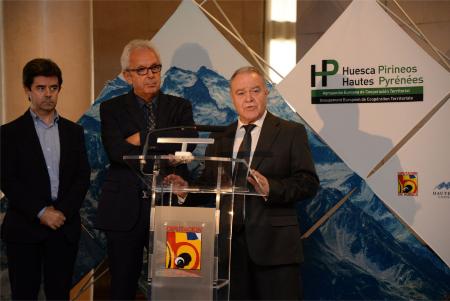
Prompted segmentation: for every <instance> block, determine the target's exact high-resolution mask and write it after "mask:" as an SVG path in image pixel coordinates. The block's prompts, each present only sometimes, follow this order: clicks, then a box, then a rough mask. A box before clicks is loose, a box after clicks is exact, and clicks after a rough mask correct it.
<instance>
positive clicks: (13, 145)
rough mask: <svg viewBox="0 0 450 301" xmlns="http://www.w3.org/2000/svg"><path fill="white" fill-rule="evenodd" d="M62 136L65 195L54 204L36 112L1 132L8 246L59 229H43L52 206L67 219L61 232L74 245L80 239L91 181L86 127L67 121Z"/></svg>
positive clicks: (61, 180) (62, 191)
mask: <svg viewBox="0 0 450 301" xmlns="http://www.w3.org/2000/svg"><path fill="white" fill-rule="evenodd" d="M58 131H59V139H60V154H61V155H60V164H59V190H58V198H57V200H56V201H55V202H53V201H51V188H50V178H49V175H48V172H47V165H46V163H45V158H44V154H43V152H42V149H41V145H40V143H39V138H38V135H37V133H36V129H35V127H34V124H33V118H32V116H31V114H30V111H29V110H28V111H26V112H25V114H23V115H22V116H21V117H19V118H18V119H16V120H14V121H12V122H10V123H8V124H5V125H3V126H2V127H1V189H2V191H3V193H4V194H5V195H6V197H7V199H8V209H7V211H6V215H5V218H4V221H3V224H2V230H1V236H2V239H3V240H5V241H7V242H25V243H28V242H30V243H32V242H38V241H41V240H43V239H45V238H46V237H47V236H48V235H49V233H51V231H54V230H52V229H50V228H49V227H47V226H44V225H41V224H40V222H39V219H38V218H37V214H38V213H39V211H40V210H41V209H42V208H44V207H45V206H49V205H53V206H54V207H55V209H57V210H60V211H62V212H63V214H64V216H65V217H66V221H65V223H64V225H63V226H62V227H61V228H60V229H58V230H57V231H63V232H64V233H65V235H66V237H67V238H68V239H69V240H70V241H72V242H78V240H79V237H80V231H81V223H80V214H79V210H80V207H81V203H82V202H83V200H84V198H85V195H86V192H87V190H88V188H89V182H90V167H89V162H88V159H87V154H86V148H85V143H84V133H83V128H82V127H81V126H79V125H77V124H76V123H73V122H71V121H69V120H67V119H65V118H63V117H61V116H60V117H59V121H58Z"/></svg>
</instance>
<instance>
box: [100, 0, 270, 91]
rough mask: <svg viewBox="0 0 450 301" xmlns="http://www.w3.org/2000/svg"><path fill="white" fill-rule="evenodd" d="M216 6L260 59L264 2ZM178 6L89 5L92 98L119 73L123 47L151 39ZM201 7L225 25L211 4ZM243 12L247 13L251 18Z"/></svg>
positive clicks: (156, 3)
mask: <svg viewBox="0 0 450 301" xmlns="http://www.w3.org/2000/svg"><path fill="white" fill-rule="evenodd" d="M198 2H199V3H200V1H198ZM217 2H218V3H219V5H220V7H221V8H222V10H223V11H224V12H225V14H226V15H227V16H228V18H229V19H230V21H231V22H232V23H233V25H234V26H235V27H236V28H237V30H238V31H239V33H240V34H241V35H242V36H243V38H244V39H245V40H246V42H247V43H248V44H249V45H250V47H251V48H252V49H253V50H255V51H256V52H257V53H258V54H259V55H261V56H263V49H264V35H263V30H264V26H263V24H264V1H262V0H258V1H217ZM179 3H180V1H154V0H152V1H94V2H93V35H94V74H95V89H94V91H95V95H98V94H99V92H100V91H101V89H102V88H103V86H104V84H105V82H106V81H107V80H110V79H112V78H114V77H115V76H116V75H117V74H119V73H120V55H121V53H122V49H123V47H124V46H125V44H126V43H127V42H128V41H130V40H132V39H135V38H147V39H151V38H152V37H153V36H154V35H155V34H156V33H157V32H158V31H159V29H160V28H161V27H162V26H163V25H164V23H165V22H166V21H167V19H169V18H170V16H171V15H172V13H173V12H174V11H175V10H176V8H177V7H178V4H179ZM203 7H204V8H205V9H206V10H207V11H208V12H210V13H211V14H213V15H214V16H215V17H217V18H218V19H219V20H220V21H221V22H222V23H223V24H225V25H227V23H226V20H225V19H224V18H223V17H221V15H220V12H219V11H218V10H217V8H216V6H215V5H214V3H213V2H212V1H207V2H206V3H205V4H204V5H203ZM247 12H251V18H249V17H248V13H247ZM216 27H217V26H216ZM227 27H229V26H227ZM218 29H219V30H221V29H220V28H218ZM221 31H222V30H221ZM222 32H223V33H224V31H222ZM224 35H225V37H226V38H227V39H228V40H229V41H230V42H231V43H232V44H233V45H234V46H235V47H236V48H237V49H238V50H239V51H241V53H242V54H243V55H244V56H246V58H247V59H248V60H250V56H249V55H248V53H246V52H245V49H244V48H243V47H241V46H240V45H239V44H238V43H236V42H235V40H234V39H233V38H232V37H230V36H229V35H228V34H227V33H224ZM167 38H168V39H170V37H167ZM157 46H158V45H156V47H157ZM161 55H162V56H163V55H164V53H161Z"/></svg>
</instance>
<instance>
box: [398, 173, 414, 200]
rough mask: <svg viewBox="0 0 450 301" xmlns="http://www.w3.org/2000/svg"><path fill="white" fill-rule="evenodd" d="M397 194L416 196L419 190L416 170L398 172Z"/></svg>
mask: <svg viewBox="0 0 450 301" xmlns="http://www.w3.org/2000/svg"><path fill="white" fill-rule="evenodd" d="M397 179H398V195H403V196H417V195H418V192H419V178H418V174H417V172H399V173H398V175H397Z"/></svg>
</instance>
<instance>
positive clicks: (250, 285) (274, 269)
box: [230, 228, 302, 300]
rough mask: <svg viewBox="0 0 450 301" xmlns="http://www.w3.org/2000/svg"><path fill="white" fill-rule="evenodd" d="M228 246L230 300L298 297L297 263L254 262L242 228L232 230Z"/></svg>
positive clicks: (299, 289)
mask: <svg viewBox="0 0 450 301" xmlns="http://www.w3.org/2000/svg"><path fill="white" fill-rule="evenodd" d="M231 249H232V251H231V252H232V253H231V254H232V255H231V287H230V299H231V300H299V299H301V295H302V287H301V281H300V270H299V264H289V265H276V266H261V265H257V264H255V263H254V262H253V261H252V259H251V258H250V256H249V253H248V247H247V241H246V239H245V228H244V229H242V230H241V231H238V232H237V233H235V232H234V231H233V239H232V247H231ZM261 252H264V250H261Z"/></svg>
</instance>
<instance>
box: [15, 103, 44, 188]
mask: <svg viewBox="0 0 450 301" xmlns="http://www.w3.org/2000/svg"><path fill="white" fill-rule="evenodd" d="M23 117H24V119H23V126H24V131H23V133H19V134H23V135H24V136H23V140H22V141H24V143H26V144H25V145H24V147H25V148H26V149H28V152H29V153H30V154H32V156H33V158H35V159H34V160H33V162H35V165H34V167H35V168H36V171H38V172H39V173H40V174H41V177H40V179H39V181H46V182H45V184H44V185H46V187H48V188H49V189H50V178H49V175H48V171H47V164H46V163H45V157H44V153H43V152H42V147H41V143H40V142H39V137H38V135H37V133H36V129H35V127H34V120H33V117H32V116H31V113H30V111H26V112H25V114H24V115H23Z"/></svg>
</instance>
